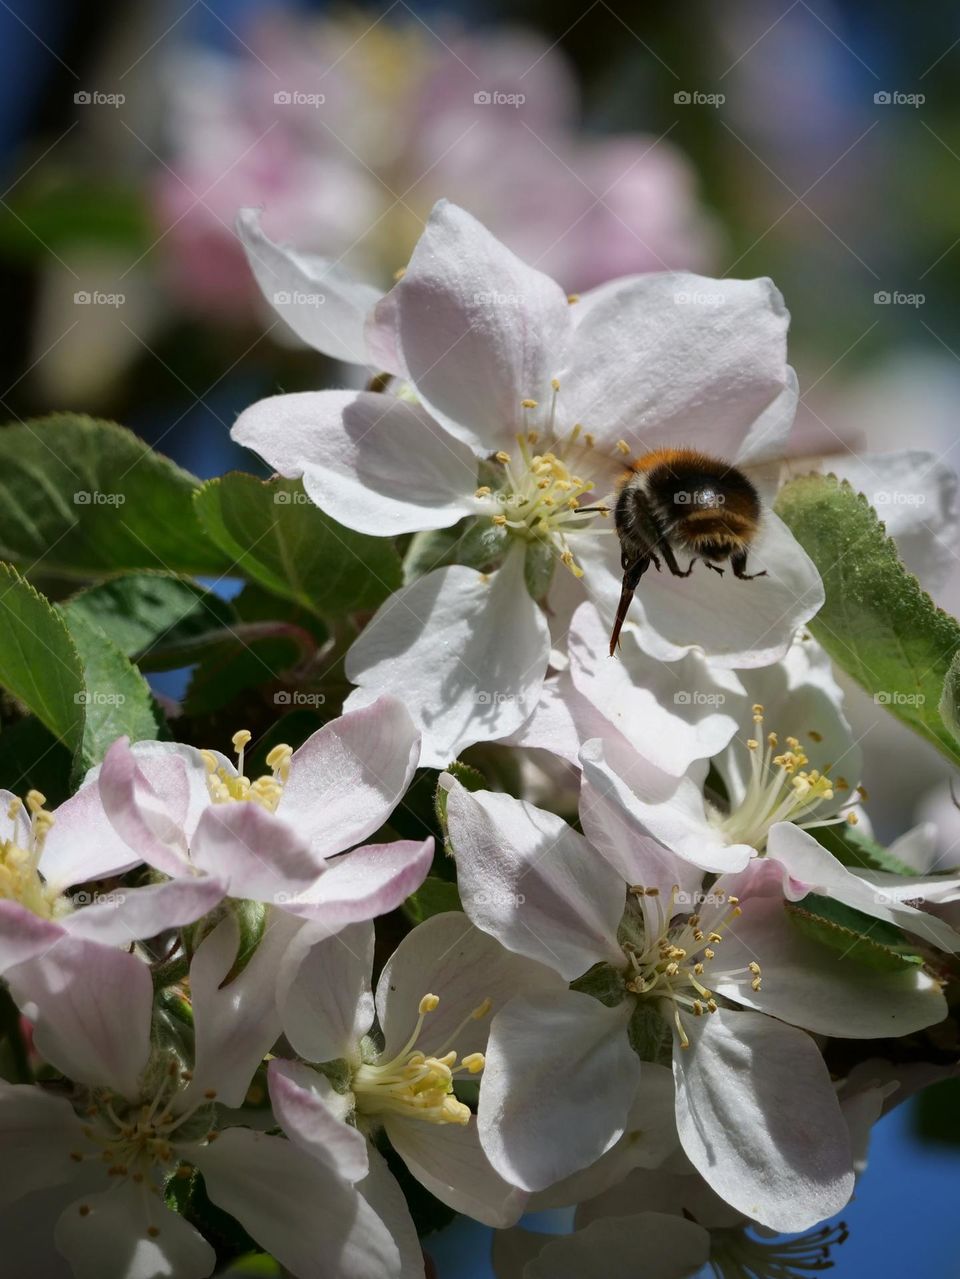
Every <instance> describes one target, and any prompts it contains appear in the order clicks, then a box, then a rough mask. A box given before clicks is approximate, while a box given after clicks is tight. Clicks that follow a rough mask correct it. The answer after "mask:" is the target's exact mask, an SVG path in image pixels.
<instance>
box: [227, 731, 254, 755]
mask: <svg viewBox="0 0 960 1279" xmlns="http://www.w3.org/2000/svg"><path fill="white" fill-rule="evenodd" d="M230 740H231V741H232V742H233V749H234V750H235V751H238V752H239V751H242V750H243V748H244V747H245V746H248V745H249V744H250V742H251V741H252V740H253V734H252V733H251V732H250V731H249V729H246V728H241V729H240V730H239V731H238V732H236V733H234V735H233V737H231V739H230Z"/></svg>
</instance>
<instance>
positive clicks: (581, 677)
mask: <svg viewBox="0 0 960 1279" xmlns="http://www.w3.org/2000/svg"><path fill="white" fill-rule="evenodd" d="M609 645H610V632H609V629H608V628H607V627H606V626H604V624H603V623H602V621H601V620H600V615H599V614H598V613H597V610H596V609H595V608H594V607H593V606H592V605H590V604H584V605H582V606H581V607H580V608H579V609H578V610H577V612H576V614H575V615H574V619H573V625H572V627H571V629H570V636H569V651H570V675H571V678H572V680H573V685H574V687H575V688H576V690H577V692H578V693H580V694H581V695H582V696H583V697H584V698H585V699H586V700H587V701H588V702H590V703H592V705H593V706H595V707H596V708H597V710H598V711H600V713H601V714H602V715H603V716H604V718H605V719H606V720H608V721H609V723H610V724H611V725H613V727H614V728H615V729H617V730H618V731H619V732H620V733H621V734H622V735H623V736H624V737H625V738H626V740H627V741H628V742H630V744H631V745H632V746H633V747H634V748H635V749H636V750H637V751H639V752H640V754H641V755H643V756H644V757H645V758H646V759H648V760H650V761H651V762H652V763H654V764H656V766H657V768H658V769H660V770H661V771H662V772H664V773H670V774H671V775H672V776H674V777H680V776H681V775H682V774H683V773H685V772H686V771H687V769H688V768H689V767H690V765H691V764H692V763H693V762H694V760H699V759H709V758H711V757H712V756H714V755H716V754H717V753H718V752H719V751H722V750H723V748H724V747H725V746H726V745H727V743H728V742H729V741H730V739H731V738H732V737H733V735H734V733H735V732H736V731H737V728H738V727H739V722H740V718H741V717H742V714H743V712H744V711H745V710H746V709H747V701H746V697H745V696H744V689H743V685H742V684H741V683H740V681H739V679H737V677H736V675H734V674H733V672H732V671H723V670H720V669H717V668H714V667H711V666H710V665H709V664H708V663H707V662H706V661H705V660H704V658H703V657H702V656H701V655H700V654H699V653H690V654H688V656H686V657H684V658H682V659H680V660H679V661H677V662H669V663H665V662H661V661H657V659H656V658H653V657H649V656H648V655H647V654H646V653H644V652H643V650H642V649H641V648H640V645H639V644H638V642H637V638H636V636H635V635H633V634H625V635H624V636H623V641H622V644H621V647H620V652H619V654H618V655H617V658H616V659H611V658H610V655H609V651H608V650H609ZM604 736H605V734H604Z"/></svg>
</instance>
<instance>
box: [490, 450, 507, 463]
mask: <svg viewBox="0 0 960 1279" xmlns="http://www.w3.org/2000/svg"><path fill="white" fill-rule="evenodd" d="M493 456H494V457H495V458H496V460H497V461H498V462H502V463H503V464H504V466H506V464H507V463H508V462H509V461H510V454H509V453H505V452H504V451H503V449H500V451H499V452H498V453H494V455H493Z"/></svg>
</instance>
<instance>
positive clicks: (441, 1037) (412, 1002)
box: [377, 911, 563, 1059]
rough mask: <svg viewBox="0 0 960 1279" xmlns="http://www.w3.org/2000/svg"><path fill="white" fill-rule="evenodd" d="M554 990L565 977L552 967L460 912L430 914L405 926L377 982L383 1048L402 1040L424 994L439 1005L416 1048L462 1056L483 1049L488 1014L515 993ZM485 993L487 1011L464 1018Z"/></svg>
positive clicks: (394, 1047) (390, 1049)
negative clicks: (510, 947) (523, 953)
mask: <svg viewBox="0 0 960 1279" xmlns="http://www.w3.org/2000/svg"><path fill="white" fill-rule="evenodd" d="M558 989H563V982H562V981H561V979H560V978H559V977H558V976H557V975H556V973H555V972H553V970H552V969H550V968H545V967H544V966H543V965H542V964H538V963H535V962H534V961H533V960H530V959H524V958H522V957H521V956H519V955H514V954H512V953H511V952H510V951H509V950H506V949H505V948H504V947H503V946H501V945H500V943H499V942H497V941H495V940H494V938H492V937H489V936H487V934H486V933H483V932H481V931H480V929H479V928H477V927H475V926H474V925H473V924H472V923H471V922H470V920H469V919H468V918H467V916H466V915H462V914H460V912H459V911H449V912H446V913H444V914H441V915H432V916H431V917H430V918H429V919H426V920H424V922H423V923H422V924H418V925H417V927H416V928H414V929H412V930H411V931H410V932H409V933H407V935H406V937H404V938H403V940H402V941H401V942H400V944H399V946H398V947H397V949H396V950H395V951H394V952H393V954H392V955H391V956H390V958H389V959H388V960H387V962H386V964H385V966H384V969H383V972H382V973H381V974H380V980H379V981H378V982H377V1015H378V1016H379V1019H380V1026H381V1029H382V1030H383V1035H384V1049H383V1053H382V1054H381V1055H382V1056H383V1057H384V1058H385V1059H389V1058H390V1056H391V1055H392V1054H394V1053H396V1052H399V1050H400V1049H401V1048H402V1047H403V1045H404V1044H405V1043H406V1041H407V1039H408V1038H409V1036H410V1034H411V1032H412V1031H413V1028H414V1026H415V1025H416V1022H417V1017H418V1011H419V1004H420V1000H421V999H422V998H423V996H424V995H426V994H432V995H436V996H438V998H439V1000H440V1004H439V1006H438V1007H437V1008H436V1009H435V1010H434V1011H433V1012H432V1013H429V1014H428V1016H427V1018H426V1022H425V1025H424V1028H423V1030H422V1032H421V1035H420V1040H419V1041H418V1047H420V1048H422V1049H423V1050H424V1051H425V1052H427V1053H433V1054H436V1053H437V1052H439V1051H440V1050H441V1049H442V1050H443V1051H444V1052H445V1051H447V1050H448V1049H449V1048H454V1049H456V1051H457V1052H458V1053H459V1054H460V1055H461V1056H464V1055H466V1054H467V1053H471V1052H482V1051H483V1050H484V1048H485V1047H486V1043H487V1035H488V1034H489V1030H490V1022H491V1017H492V1015H493V1014H495V1013H496V1011H497V1009H499V1008H502V1007H503V1006H504V1004H506V1003H507V1001H508V1000H510V999H512V998H513V996H514V995H516V994H518V993H519V992H524V993H531V994H532V993H535V992H537V991H542V990H558ZM488 999H489V1001H490V1004H491V1012H490V1013H488V1014H487V1015H485V1016H484V1017H482V1018H480V1019H479V1020H470V1014H471V1012H472V1011H473V1010H474V1009H475V1008H478V1007H480V1005H481V1004H483V1003H484V1001H485V1000H488ZM464 1022H466V1025H463V1023H464ZM461 1026H462V1029H460V1028H461ZM451 1038H454V1039H455V1040H456V1042H455V1043H449V1042H448V1041H449V1040H451Z"/></svg>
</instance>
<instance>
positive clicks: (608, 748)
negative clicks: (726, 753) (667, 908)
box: [580, 740, 751, 893]
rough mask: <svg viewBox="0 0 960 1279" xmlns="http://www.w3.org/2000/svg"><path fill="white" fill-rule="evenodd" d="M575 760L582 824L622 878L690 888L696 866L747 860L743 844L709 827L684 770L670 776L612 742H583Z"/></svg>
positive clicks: (696, 879) (715, 867)
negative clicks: (728, 841) (578, 767)
mask: <svg viewBox="0 0 960 1279" xmlns="http://www.w3.org/2000/svg"><path fill="white" fill-rule="evenodd" d="M580 760H581V763H582V764H583V782H582V784H581V787H580V820H581V821H582V823H583V829H584V831H585V832H586V834H587V837H588V838H589V839H590V841H591V843H592V844H593V845H594V847H595V848H598V849H599V850H600V852H601V853H602V854H603V855H604V857H605V858H606V860H607V861H608V862H609V863H610V864H611V865H612V866H615V867H616V868H617V870H618V871H619V872H620V874H621V875H622V876H623V878H624V879H625V880H626V881H627V883H628V884H642V885H643V886H644V887H645V888H659V889H660V891H661V892H664V893H669V892H670V889H671V888H672V887H673V885H674V884H676V885H677V886H678V887H679V888H680V889H682V890H684V891H685V892H693V891H695V890H696V889H697V888H699V886H700V881H701V879H702V878H703V875H702V871H701V869H698V868H702V869H703V870H710V871H714V872H719V871H725V870H729V869H732V868H737V869H739V868H741V867H743V866H745V865H746V864H747V862H748V860H749V858H750V855H751V849H750V848H749V847H748V846H747V845H745V844H732V845H727V844H725V843H724V842H723V841H722V840H720V839H718V838H717V837H716V836H715V835H714V834H713V832H711V830H710V829H709V827H708V825H707V822H706V816H705V814H704V810H703V795H702V792H701V790H700V787H699V786H698V785H697V784H696V783H695V782H694V781H693V780H692V779H691V778H681V779H680V780H679V782H678V781H677V779H676V778H673V777H668V776H666V775H665V774H663V773H659V772H658V770H657V769H655V768H654V767H653V766H652V765H651V764H648V763H647V762H646V760H644V759H643V758H641V756H639V755H638V754H637V753H636V751H634V750H633V749H632V748H631V747H630V746H627V745H620V744H618V743H617V742H602V741H599V740H597V741H592V742H587V743H585V745H584V747H583V750H582V751H581V752H580ZM644 797H646V798H644ZM661 841H662V842H661Z"/></svg>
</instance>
